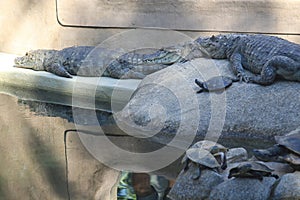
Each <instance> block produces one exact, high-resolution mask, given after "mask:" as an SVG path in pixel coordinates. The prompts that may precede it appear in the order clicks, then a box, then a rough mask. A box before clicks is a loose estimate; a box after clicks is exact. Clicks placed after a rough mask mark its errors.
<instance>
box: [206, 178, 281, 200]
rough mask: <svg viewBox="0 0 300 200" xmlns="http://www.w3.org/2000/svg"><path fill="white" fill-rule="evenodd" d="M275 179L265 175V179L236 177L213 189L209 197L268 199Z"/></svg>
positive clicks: (213, 198)
mask: <svg viewBox="0 0 300 200" xmlns="http://www.w3.org/2000/svg"><path fill="white" fill-rule="evenodd" d="M275 180H276V179H275V178H273V177H265V178H264V179H263V181H260V180H258V179H251V178H250V179H249V178H234V179H231V180H228V181H225V182H223V183H221V184H220V185H218V186H217V187H215V188H214V189H213V190H212V191H211V193H210V196H209V199H210V200H217V199H222V200H230V199H243V200H256V199H260V200H263V199H265V200H267V199H269V197H270V194H271V190H272V185H273V184H274V183H275Z"/></svg>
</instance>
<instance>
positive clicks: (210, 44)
mask: <svg viewBox="0 0 300 200" xmlns="http://www.w3.org/2000/svg"><path fill="white" fill-rule="evenodd" d="M235 39H236V38H235V37H234V36H233V35H217V36H214V35H213V36H211V37H199V38H198V39H196V42H197V43H198V44H199V45H200V47H201V49H202V50H203V51H204V52H205V53H206V54H207V56H208V57H210V58H215V59H226V58H227V55H228V52H229V51H231V49H232V47H233V42H234V40H235Z"/></svg>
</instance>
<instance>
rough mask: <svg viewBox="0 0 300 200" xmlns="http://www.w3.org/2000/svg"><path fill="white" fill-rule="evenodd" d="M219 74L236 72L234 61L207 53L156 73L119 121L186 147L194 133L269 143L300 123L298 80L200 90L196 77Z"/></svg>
mask: <svg viewBox="0 0 300 200" xmlns="http://www.w3.org/2000/svg"><path fill="white" fill-rule="evenodd" d="M219 75H224V76H229V77H234V75H233V73H232V71H231V70H230V69H229V65H228V62H227V61H226V60H212V59H204V58H199V59H195V60H192V61H190V62H187V63H183V64H175V65H172V66H170V67H168V68H166V69H163V70H161V71H158V72H156V73H154V74H151V75H149V76H147V77H146V78H145V79H143V80H142V82H141V83H140V85H139V86H138V89H137V90H136V91H135V93H134V94H133V95H132V97H131V99H130V101H129V103H128V104H127V105H126V106H125V108H124V109H123V110H122V111H121V112H119V113H118V114H116V119H117V121H118V122H120V123H118V124H119V125H120V124H125V125H127V126H128V127H131V128H133V127H135V128H136V127H137V128H139V129H138V130H139V132H141V130H146V129H147V132H152V133H153V132H155V133H158V134H156V135H155V136H154V137H153V138H152V139H153V140H156V141H159V142H161V143H165V144H166V143H168V145H176V147H180V148H187V147H188V145H187V143H189V144H191V143H192V141H193V139H194V136H196V137H198V138H197V139H201V138H203V137H206V139H208V140H214V139H216V138H217V139H218V138H221V139H222V138H224V139H226V138H230V139H233V140H234V139H240V140H244V141H245V142H247V141H248V140H254V141H255V145H259V144H260V143H261V144H260V145H264V144H263V143H264V142H263V140H268V141H270V139H273V138H274V136H275V135H284V134H286V133H288V132H290V131H292V130H294V129H296V128H297V127H298V126H299V124H300V118H299V117H298V116H299V113H298V109H297V108H300V101H299V99H300V93H299V92H297V91H299V90H300V84H299V83H298V82H292V81H281V80H276V82H275V83H274V84H272V85H270V86H261V85H257V84H250V83H249V84H247V83H244V82H243V83H233V84H232V86H231V87H229V88H227V89H226V90H225V92H218V93H213V92H211V93H208V92H203V93H200V94H196V91H197V90H198V87H197V85H196V84H195V83H194V81H195V79H196V78H197V79H202V80H207V79H209V78H211V77H213V76H219ZM287 96H288V97H289V98H286V97H287ZM129 131H132V132H134V131H133V130H129ZM147 132H146V133H142V134H143V135H145V134H147ZM170 141H174V143H170ZM175 141H176V142H175Z"/></svg>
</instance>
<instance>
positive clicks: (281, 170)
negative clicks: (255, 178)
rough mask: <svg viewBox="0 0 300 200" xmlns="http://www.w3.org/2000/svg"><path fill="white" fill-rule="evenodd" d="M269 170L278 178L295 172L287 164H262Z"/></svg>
mask: <svg viewBox="0 0 300 200" xmlns="http://www.w3.org/2000/svg"><path fill="white" fill-rule="evenodd" d="M264 163H265V164H266V165H267V166H268V167H269V168H271V169H273V170H274V172H273V174H277V175H278V176H279V177H281V176H283V175H285V174H286V173H293V172H294V171H295V170H294V169H293V168H292V167H291V166H290V165H289V164H287V163H279V162H264Z"/></svg>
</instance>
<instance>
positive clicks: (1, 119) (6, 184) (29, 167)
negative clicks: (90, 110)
mask: <svg viewBox="0 0 300 200" xmlns="http://www.w3.org/2000/svg"><path fill="white" fill-rule="evenodd" d="M0 102H1V105H0V113H1V114H0V138H1V139H0V152H1V153H0V160H1V162H0V199H3V200H4V199H5V200H16V199H24V200H39V199H45V200H48V199H49V200H53V199H55V200H60V199H61V200H66V199H69V198H70V199H72V200H73V199H99V200H114V199H116V190H115V189H116V188H115V187H114V185H115V184H116V182H117V180H118V175H119V173H118V171H116V170H113V169H110V168H108V167H106V166H104V165H103V164H102V163H100V162H99V161H97V160H96V159H94V158H93V157H92V156H91V155H90V154H89V153H88V152H87V151H86V149H85V148H84V147H83V146H82V144H81V142H80V140H79V138H78V135H77V134H76V133H74V132H69V133H68V134H67V138H66V147H67V154H66V155H67V162H68V167H67V170H66V156H65V144H64V131H65V130H66V129H68V128H74V125H73V124H72V123H69V122H68V121H67V120H65V119H62V118H59V117H50V116H37V115H36V114H35V113H34V112H30V109H29V107H27V106H24V105H23V104H20V103H19V102H18V100H17V98H14V97H11V96H8V95H3V94H0ZM36 109H41V110H45V111H46V110H47V107H43V106H42V107H39V108H36ZM63 112H65V110H63V109H62V113H63ZM45 114H46V115H48V113H46V112H45ZM66 173H68V178H67V177H66ZM67 183H68V184H67ZM67 185H68V187H67ZM112 188H114V189H112Z"/></svg>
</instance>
